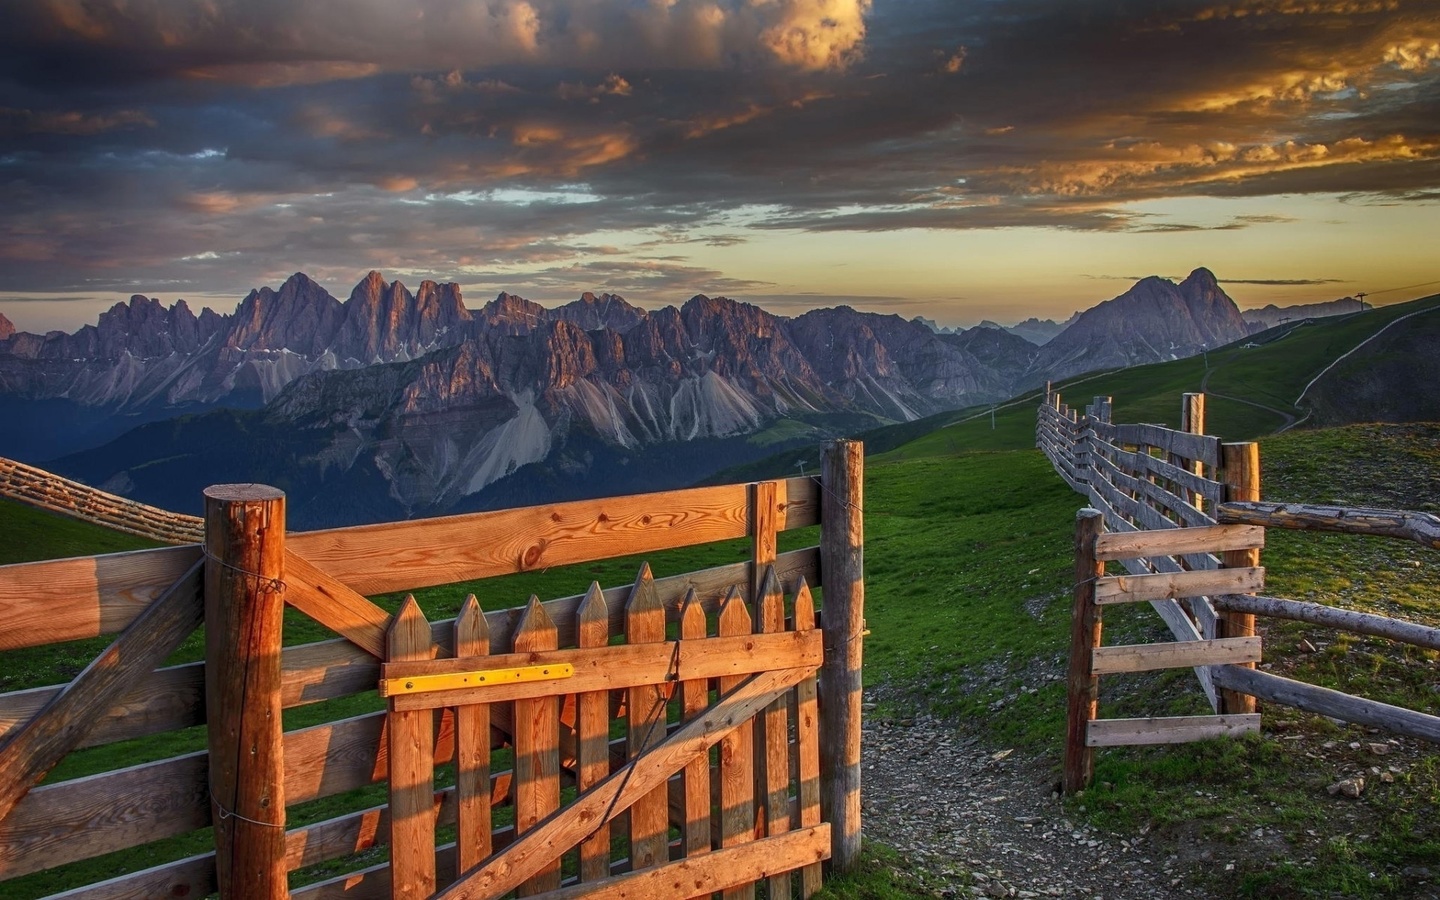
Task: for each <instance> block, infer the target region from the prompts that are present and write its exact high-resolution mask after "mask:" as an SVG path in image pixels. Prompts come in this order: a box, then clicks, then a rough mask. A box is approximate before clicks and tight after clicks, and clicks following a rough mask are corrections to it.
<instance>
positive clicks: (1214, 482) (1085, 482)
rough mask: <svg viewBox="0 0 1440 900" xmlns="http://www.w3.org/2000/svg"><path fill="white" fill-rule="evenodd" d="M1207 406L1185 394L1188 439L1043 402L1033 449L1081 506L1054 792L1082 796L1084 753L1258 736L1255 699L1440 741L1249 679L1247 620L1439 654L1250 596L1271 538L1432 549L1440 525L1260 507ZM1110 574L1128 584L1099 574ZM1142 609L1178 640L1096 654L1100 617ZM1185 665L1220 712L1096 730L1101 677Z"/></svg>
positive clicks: (1407, 721)
mask: <svg viewBox="0 0 1440 900" xmlns="http://www.w3.org/2000/svg"><path fill="white" fill-rule="evenodd" d="M1204 409H1205V404H1204V395H1203V394H1186V395H1185V396H1184V399H1183V406H1182V423H1183V425H1184V427H1183V429H1182V430H1180V431H1175V430H1171V429H1166V428H1161V427H1160V426H1155V425H1115V424H1112V423H1111V421H1110V410H1111V401H1110V398H1108V397H1097V398H1095V400H1094V402H1093V403H1091V404H1090V405H1089V406H1088V407H1087V409H1086V411H1085V412H1084V413H1083V414H1081V413H1079V412H1078V411H1072V410H1070V409H1069V408H1068V407H1067V406H1065V405H1064V404H1063V403H1061V402H1060V397H1059V395H1058V394H1056V393H1054V392H1048V391H1047V397H1046V402H1045V405H1044V406H1042V407H1041V408H1040V411H1039V416H1038V420H1037V426H1036V443H1037V445H1038V446H1039V448H1040V449H1041V450H1042V451H1044V452H1045V454H1046V455H1047V456H1048V457H1049V458H1050V460H1051V461H1052V463H1053V464H1054V466H1055V469H1056V471H1057V472H1058V473H1059V474H1060V475H1061V477H1063V478H1064V479H1065V480H1066V481H1067V482H1068V483H1069V484H1070V485H1071V486H1072V487H1074V488H1075V489H1076V490H1077V491H1079V492H1080V493H1082V494H1084V495H1085V496H1086V497H1087V498H1088V500H1089V502H1090V507H1091V508H1086V509H1082V510H1081V511H1080V513H1079V515H1078V517H1077V523H1076V538H1075V597H1074V617H1073V623H1074V626H1073V630H1072V637H1071V652H1070V677H1069V710H1068V717H1067V722H1068V724H1067V736H1066V754H1065V756H1066V758H1065V778H1064V784H1065V788H1066V790H1068V791H1075V790H1080V789H1083V788H1084V787H1085V786H1086V784H1088V783H1089V781H1090V779H1091V777H1092V774H1093V748H1094V747H1097V746H1115V745H1125V744H1152V743H1168V742H1178V741H1188V740H1196V739H1200V738H1206V737H1215V736H1220V735H1233V734H1241V733H1245V732H1251V731H1256V730H1258V729H1259V724H1260V723H1259V716H1258V715H1256V714H1255V711H1256V707H1255V699H1256V698H1260V699H1264V700H1269V701H1272V702H1276V703H1282V704H1285V705H1287V706H1293V707H1296V708H1299V709H1304V710H1308V711H1311V712H1316V713H1320V714H1322V715H1327V716H1331V717H1334V718H1338V719H1342V720H1344V721H1349V722H1355V723H1358V724H1363V725H1373V726H1379V727H1383V728H1387V729H1389V730H1391V731H1394V732H1397V733H1400V734H1406V735H1411V736H1415V737H1421V738H1425V739H1427V740H1432V741H1440V718H1437V717H1436V716H1433V715H1429V714H1427V713H1423V712H1418V711H1414V710H1408V709H1402V708H1399V707H1395V706H1391V705H1388V704H1384V703H1379V702H1377V701H1373V700H1368V699H1365V698H1360V697H1353V696H1350V695H1347V694H1342V693H1340V692H1338V691H1332V690H1329V689H1326V688H1321V687H1318V686H1315V685H1309V684H1304V683H1301V682H1297V681H1293V680H1291V679H1287V678H1283V677H1281V676H1278V675H1274V674H1272V673H1269V672H1262V671H1258V670H1257V669H1256V667H1255V664H1256V663H1258V662H1259V661H1260V659H1261V642H1260V638H1259V637H1258V636H1257V635H1256V633H1255V616H1256V615H1263V616H1271V617H1277V618H1285V619H1292V620H1297V621H1304V622H1310V623H1313V624H1319V625H1326V626H1330V627H1335V628H1339V629H1343V630H1348V631H1353V632H1356V633H1361V634H1370V635H1376V636H1380V637H1386V638H1390V639H1393V640H1397V641H1401V642H1403V643H1409V644H1413V645H1415V646H1419V647H1426V648H1430V649H1440V629H1436V628H1431V627H1428V626H1424V625H1419V624H1415V623H1410V622H1402V621H1399V620H1396V619H1391V618H1388V617H1384V616H1376V615H1369V614H1361V613H1355V612H1352V611H1347V610H1340V609H1336V608H1333V607H1326V606H1322V605H1320V604H1315V603H1299V602H1296V601H1293V600H1282V599H1277V598H1273V597H1265V596H1259V591H1261V590H1263V588H1264V576H1265V573H1264V569H1263V568H1262V567H1261V566H1260V564H1259V563H1260V551H1261V549H1262V548H1263V547H1264V543H1265V535H1264V530H1265V528H1267V527H1283V528H1294V529H1312V530H1324V531H1342V532H1348V533H1354V534H1370V535H1381V536H1388V537H1396V538H1402V539H1407V540H1415V541H1417V542H1419V543H1421V544H1422V545H1425V546H1429V547H1432V548H1440V519H1436V517H1434V516H1430V515H1426V514H1423V513H1413V512H1405V511H1396V510H1372V509H1357V508H1341V507H1316V506H1308V505H1302V504H1275V503H1262V502H1260V463H1259V450H1258V445H1256V444H1253V443H1243V444H1221V443H1220V442H1219V441H1218V440H1216V439H1215V438H1213V437H1207V436H1205V435H1204V434H1203V431H1204ZM1109 561H1115V562H1118V563H1119V564H1120V565H1121V566H1122V567H1123V568H1124V569H1125V570H1126V571H1127V572H1129V573H1131V574H1129V575H1107V574H1106V563H1107V562H1109ZM1145 600H1148V601H1150V602H1151V604H1152V605H1153V606H1154V607H1155V609H1156V611H1157V612H1159V613H1160V615H1161V617H1162V618H1163V619H1164V620H1165V622H1166V624H1167V625H1168V626H1169V627H1170V630H1171V632H1172V633H1173V634H1174V636H1175V638H1176V641H1175V642H1173V643H1166V644H1151V645H1138V646H1127V647H1103V646H1102V645H1101V638H1102V609H1103V607H1104V606H1106V605H1109V604H1113V603H1123V602H1135V601H1145ZM1186 666H1193V667H1195V672H1196V675H1197V676H1198V677H1199V679H1200V683H1201V685H1202V687H1203V688H1204V689H1205V692H1206V695H1207V697H1208V698H1209V700H1210V703H1211V707H1212V709H1213V710H1214V711H1215V713H1216V714H1215V715H1209V716H1180V717H1167V718H1154V717H1151V718H1143V719H1120V720H1101V719H1098V718H1097V713H1098V700H1099V677H1100V676H1101V675H1105V674H1115V673H1121V672H1137V671H1148V670H1154V669H1162V668H1174V667H1186Z"/></svg>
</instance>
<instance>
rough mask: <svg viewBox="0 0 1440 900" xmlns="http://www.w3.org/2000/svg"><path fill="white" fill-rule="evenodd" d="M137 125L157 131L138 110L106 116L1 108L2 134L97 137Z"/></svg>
mask: <svg viewBox="0 0 1440 900" xmlns="http://www.w3.org/2000/svg"><path fill="white" fill-rule="evenodd" d="M136 125H141V126H145V127H147V128H154V127H155V120H154V119H153V118H151V117H150V115H149V114H148V113H146V112H144V111H142V110H138V109H117V110H114V111H111V112H105V113H86V112H80V111H77V110H44V111H38V112H37V111H35V110H30V109H9V108H0V134H4V133H6V132H11V133H30V134H65V135H95V134H100V133H101V132H105V131H111V130H114V129H116V128H128V127H132V126H136Z"/></svg>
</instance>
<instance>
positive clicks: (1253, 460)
mask: <svg viewBox="0 0 1440 900" xmlns="http://www.w3.org/2000/svg"><path fill="white" fill-rule="evenodd" d="M1220 449H1221V456H1222V461H1223V464H1224V466H1225V468H1224V470H1223V471H1222V472H1221V473H1220V476H1221V478H1222V479H1223V480H1224V482H1225V499H1226V500H1245V501H1252V502H1253V501H1258V500H1259V499H1260V445H1259V444H1257V443H1254V442H1253V441H1252V442H1246V443H1239V444H1225V445H1224V446H1223V447H1221V448H1220ZM1220 562H1221V564H1222V566H1223V567H1224V568H1225V569H1227V570H1229V569H1243V568H1245V567H1247V566H1258V565H1260V551H1259V550H1227V551H1225V552H1224V553H1222V554H1221V556H1220ZM1259 590H1260V586H1258V585H1257V586H1254V587H1250V588H1241V589H1239V590H1235V591H1221V592H1219V593H1226V594H1245V593H1251V594H1253V593H1255V592H1257V591H1259ZM1215 630H1216V633H1217V634H1219V635H1220V636H1221V637H1245V636H1247V635H1252V634H1254V633H1255V616H1254V615H1253V614H1251V613H1246V612H1222V613H1220V614H1219V621H1218V622H1216V626H1215ZM1248 668H1252V669H1253V668H1254V665H1253V664H1251V665H1249V666H1248ZM1255 708H1256V707H1255V698H1254V697H1251V696H1249V695H1248V694H1244V693H1238V692H1234V691H1221V693H1220V708H1219V710H1218V712H1222V713H1253V712H1255Z"/></svg>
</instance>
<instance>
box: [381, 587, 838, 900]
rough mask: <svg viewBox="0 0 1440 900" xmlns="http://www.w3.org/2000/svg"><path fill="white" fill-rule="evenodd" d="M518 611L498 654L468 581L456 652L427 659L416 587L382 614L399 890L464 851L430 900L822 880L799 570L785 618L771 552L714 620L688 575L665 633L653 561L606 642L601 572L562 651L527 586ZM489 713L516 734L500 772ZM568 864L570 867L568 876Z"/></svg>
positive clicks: (814, 647) (811, 647) (431, 888)
mask: <svg viewBox="0 0 1440 900" xmlns="http://www.w3.org/2000/svg"><path fill="white" fill-rule="evenodd" d="M517 614H518V616H519V621H518V622H517V623H516V625H515V628H514V630H513V638H512V640H511V645H512V646H511V647H510V648H507V649H510V650H512V651H513V652H510V653H499V654H493V655H492V654H490V652H489V651H490V649H491V648H490V647H489V646H488V645H489V639H488V634H487V628H486V625H485V617H484V616H483V615H482V614H481V612H480V608H479V605H478V604H477V603H475V602H474V599H473V598H471V599H470V600H469V601H467V603H466V605H465V607H464V609H463V610H462V611H461V614H460V616H459V617H458V618H457V619H456V621H455V625H454V647H455V653H456V655H455V657H453V658H450V659H434V660H432V659H430V658H429V654H430V648H431V632H430V626H429V624H428V623H427V622H426V621H425V619H424V616H423V614H422V613H421V612H420V608H419V606H418V605H416V604H415V603H414V602H413V601H410V602H407V603H406V605H405V606H404V607H403V608H402V609H401V611H400V613H399V614H398V615H397V616H396V619H395V622H394V624H393V625H392V626H391V628H390V631H389V642H388V643H389V646H388V649H389V655H388V661H387V662H386V664H385V665H384V667H383V668H382V676H381V682H380V690H381V693H382V695H384V696H386V697H388V698H389V711H390V733H389V741H390V744H389V749H390V760H391V779H390V808H391V811H392V812H391V815H392V826H391V828H392V849H391V873H392V896H394V897H428V896H431V895H432V894H434V892H435V889H436V887H437V883H438V884H444V883H446V882H447V881H448V880H449V879H448V878H443V877H442V878H439V879H438V880H437V871H445V870H453V869H455V868H458V870H459V873H460V874H459V879H458V880H457V881H455V883H454V884H452V885H450V886H449V887H448V888H446V889H445V890H443V891H441V892H440V893H439V894H438V896H439V897H443V898H462V897H464V898H490V897H500V896H502V895H503V894H505V893H507V892H508V891H511V890H515V889H518V893H519V894H520V895H521V896H530V895H536V894H544V895H545V896H564V897H579V896H622V895H623V896H626V897H690V896H696V895H709V894H710V893H711V892H713V891H726V896H727V897H746V896H753V895H754V889H753V885H754V883H755V882H757V881H760V880H765V881H766V882H767V884H768V888H769V893H768V896H769V897H771V898H788V897H790V896H791V895H792V889H793V888H794V887H796V886H797V885H794V884H792V879H793V878H795V877H798V879H799V884H798V888H799V894H800V896H802V897H809V896H810V895H812V894H813V893H815V892H816V891H817V890H818V889H819V887H820V866H819V863H820V861H821V860H823V859H826V858H828V857H829V856H830V827H829V825H826V824H822V823H821V821H820V784H819V778H820V748H819V719H818V716H817V710H816V684H815V672H816V670H817V668H818V667H819V666H820V663H821V661H822V649H821V633H820V631H818V630H817V629H816V628H815V611H814V606H813V604H812V602H811V597H810V590H809V588H808V587H807V586H806V584H805V582H804V581H803V580H801V582H800V583H799V586H798V590H797V592H796V595H795V597H794V601H793V615H792V617H791V620H790V623H789V624H788V626H787V622H786V615H785V598H784V597H783V595H782V591H781V587H780V582H779V580H778V579H777V578H776V576H775V572H774V569H773V568H770V569H768V570H767V571H766V573H765V576H764V580H763V582H762V586H761V588H760V591H759V596H758V601H757V602H756V604H754V609H753V610H752V609H749V608H747V605H746V603H745V601H744V599H743V598H742V597H741V595H740V593H739V591H738V590H736V589H733V588H732V589H731V591H730V593H729V595H728V597H727V598H726V599H725V601H724V602H723V604H722V605H721V607H720V609H719V612H718V615H716V616H714V617H712V618H713V623H712V622H710V621H707V616H706V614H705V610H704V608H703V607H702V606H701V604H700V602H699V600H698V599H697V598H696V597H695V595H694V593H693V591H692V592H691V593H690V595H689V596H687V597H686V598H685V601H684V603H683V606H682V607H681V611H680V617H679V622H678V627H677V628H675V631H676V633H675V634H673V635H669V636H667V634H666V622H665V609H664V606H663V605H662V604H661V602H660V599H659V596H658V595H657V593H656V591H655V584H654V580H653V579H652V578H651V575H650V570H649V567H648V566H647V567H644V568H642V570H641V572H640V575H639V577H638V578H637V580H636V582H635V584H634V586H633V588H632V589H631V591H630V594H629V597H628V599H627V600H626V602H625V603H624V606H623V623H621V622H617V623H616V624H617V625H622V626H623V627H621V628H619V629H617V630H620V631H622V632H623V635H624V640H625V643H623V644H616V645H613V646H612V645H611V632H612V628H611V622H612V616H611V611H610V610H609V608H608V606H607V603H606V600H605V596H604V594H603V593H602V592H601V590H600V588H599V586H598V585H594V586H592V587H591V590H590V592H589V593H588V594H587V595H586V597H585V599H584V601H583V602H582V603H581V604H580V605H579V607H578V608H577V609H576V610H575V613H574V617H573V623H570V624H572V625H573V628H566V629H564V630H565V632H566V633H567V634H568V635H573V636H574V637H573V640H567V641H566V643H567V644H571V643H573V644H574V645H575V646H574V647H573V648H571V649H558V647H559V644H560V641H559V633H560V630H561V629H560V628H559V627H557V623H556V622H555V621H554V620H553V619H552V618H551V617H550V616H549V615H548V614H547V613H546V611H545V609H544V608H543V607H542V606H541V605H540V603H539V602H538V601H537V600H535V599H534V598H532V599H531V601H530V603H529V605H528V606H527V607H525V608H524V609H523V611H517ZM616 618H617V619H619V618H620V617H618V616H617V617H616ZM712 624H713V626H714V627H713V628H712V627H711V625H712ZM712 632H714V633H713V634H712ZM442 709H453V710H454V712H453V715H454V722H455V724H454V728H455V735H456V741H457V754H456V758H457V768H456V774H455V777H456V795H457V797H458V798H459V799H458V802H457V808H456V820H457V825H458V830H457V834H456V841H455V843H454V845H452V846H449V847H446V848H443V849H442V851H441V852H440V854H439V857H440V862H439V863H437V852H436V847H435V823H436V815H435V803H434V791H435V774H434V770H435V760H434V752H433V749H432V747H433V744H432V741H431V734H432V731H433V729H434V728H435V726H436V718H435V717H436V715H437V714H438V713H439V711H440V710H442ZM612 710H613V711H614V712H613V718H612ZM497 720H502V721H504V722H505V725H506V726H507V727H506V729H505V730H506V731H510V732H511V733H512V734H513V741H512V743H513V755H514V758H513V765H512V771H513V778H512V779H510V780H509V783H508V784H505V783H501V782H500V781H499V780H494V783H492V776H491V774H490V761H491V760H490V754H491V751H492V747H491V740H490V728H491V725H492V724H494V723H495V722H496V721H497ZM612 732H614V733H615V734H617V735H619V736H618V737H617V738H616V739H615V740H613V741H612V740H611V734H612ZM716 744H718V745H719V749H718V752H716V753H715V754H712V753H711V752H710V748H711V747H713V746H715V745H716ZM712 755H713V757H714V758H713V759H712ZM572 788H573V790H574V791H575V792H576V793H577V795H576V796H575V797H574V799H573V800H571V801H570V802H568V803H567V804H565V805H563V806H562V797H563V796H565V795H566V794H568V793H569V792H570V789H572ZM507 794H508V795H509V797H510V798H511V799H512V800H513V822H509V823H506V824H505V825H503V826H499V827H497V823H496V822H495V821H494V819H493V818H492V810H491V803H492V800H494V801H496V802H497V803H498V802H500V801H503V800H504V799H505V798H506V795H507ZM672 834H673V839H672ZM451 856H453V857H454V860H453V862H452V860H451V858H450V857H451ZM672 858H673V859H674V861H673V862H672V861H671V860H672ZM616 872H620V873H626V872H628V874H623V875H620V876H619V877H613V873H616ZM567 877H568V878H570V879H572V880H574V881H575V882H577V883H576V884H575V885H574V886H573V887H570V888H566V889H561V883H562V880H564V879H566V878H567ZM555 891H560V893H558V894H556V893H549V892H555Z"/></svg>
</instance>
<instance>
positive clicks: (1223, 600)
mask: <svg viewBox="0 0 1440 900" xmlns="http://www.w3.org/2000/svg"><path fill="white" fill-rule="evenodd" d="M1214 603H1215V608H1216V609H1219V610H1225V611H1228V612H1248V613H1250V614H1252V615H1259V616H1269V617H1270V618H1275V619H1290V620H1291V621H1295V622H1309V623H1310V624H1312V625H1324V626H1326V627H1329V628H1338V629H1340V630H1342V631H1353V632H1355V633H1356V634H1369V635H1374V636H1375V637H1382V638H1388V639H1390V640H1392V641H1400V642H1401V643H1404V644H1411V645H1413V646H1416V647H1424V648H1425V649H1427V650H1440V628H1435V627H1433V626H1430V625H1419V624H1416V623H1414V622H1404V621H1401V620H1399V619H1391V618H1388V617H1386V616H1377V615H1374V614H1373V613H1362V612H1356V611H1355V610H1353V609H1337V608H1336V607H1333V606H1325V605H1323V604H1320V603H1308V602H1302V601H1299V600H1283V599H1280V598H1278V597H1255V596H1250V595H1247V594H1230V595H1228V596H1224V597H1216V598H1215V599H1214Z"/></svg>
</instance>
